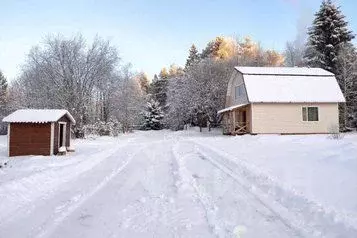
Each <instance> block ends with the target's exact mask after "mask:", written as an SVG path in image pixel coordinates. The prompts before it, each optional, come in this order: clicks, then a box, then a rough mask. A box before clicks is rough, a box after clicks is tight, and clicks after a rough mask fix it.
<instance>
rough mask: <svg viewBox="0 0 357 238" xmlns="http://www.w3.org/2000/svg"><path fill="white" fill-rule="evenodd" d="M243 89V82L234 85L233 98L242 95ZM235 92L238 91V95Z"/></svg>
mask: <svg viewBox="0 0 357 238" xmlns="http://www.w3.org/2000/svg"><path fill="white" fill-rule="evenodd" d="M237 90H238V91H237ZM243 91H244V88H243V84H239V85H237V86H235V88H234V99H238V98H240V97H242V96H243V94H244V93H243ZM237 92H238V95H237Z"/></svg>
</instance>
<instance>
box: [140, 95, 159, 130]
mask: <svg viewBox="0 0 357 238" xmlns="http://www.w3.org/2000/svg"><path fill="white" fill-rule="evenodd" d="M144 118H145V125H144V127H145V129H147V130H161V129H162V128H163V124H162V119H163V118H164V113H163V111H162V109H161V107H160V105H159V102H158V101H155V100H154V99H151V100H150V101H149V102H148V103H147V105H146V112H145V115H144Z"/></svg>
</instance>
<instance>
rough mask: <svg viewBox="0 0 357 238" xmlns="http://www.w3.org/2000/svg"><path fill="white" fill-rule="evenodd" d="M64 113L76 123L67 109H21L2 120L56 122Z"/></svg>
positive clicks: (11, 121) (13, 121) (12, 121)
mask: <svg viewBox="0 0 357 238" xmlns="http://www.w3.org/2000/svg"><path fill="white" fill-rule="evenodd" d="M64 115H66V116H67V117H68V119H69V120H70V121H71V122H72V123H73V124H74V123H76V121H75V120H74V118H73V117H72V115H71V114H70V113H69V112H68V111H67V110H60V109H20V110H17V111H15V112H13V113H11V114H10V115H8V116H7V117H5V118H4V119H3V120H2V121H3V122H10V123H48V122H56V121H58V120H59V119H60V118H61V117H63V116H64Z"/></svg>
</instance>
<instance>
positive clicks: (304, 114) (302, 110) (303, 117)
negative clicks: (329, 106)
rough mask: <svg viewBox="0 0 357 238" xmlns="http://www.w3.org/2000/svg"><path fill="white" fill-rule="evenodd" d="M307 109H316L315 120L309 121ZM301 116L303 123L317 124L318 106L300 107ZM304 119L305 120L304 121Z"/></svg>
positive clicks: (318, 117)
mask: <svg viewBox="0 0 357 238" xmlns="http://www.w3.org/2000/svg"><path fill="white" fill-rule="evenodd" d="M309 108H316V110H317V120H309V118H310V117H309ZM301 115H302V121H303V122H319V121H320V108H319V107H318V106H302V107H301ZM304 119H306V120H304Z"/></svg>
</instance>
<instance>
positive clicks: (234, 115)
mask: <svg viewBox="0 0 357 238" xmlns="http://www.w3.org/2000/svg"><path fill="white" fill-rule="evenodd" d="M232 113H233V131H232V132H234V131H235V129H236V112H235V111H234V110H232Z"/></svg>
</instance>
